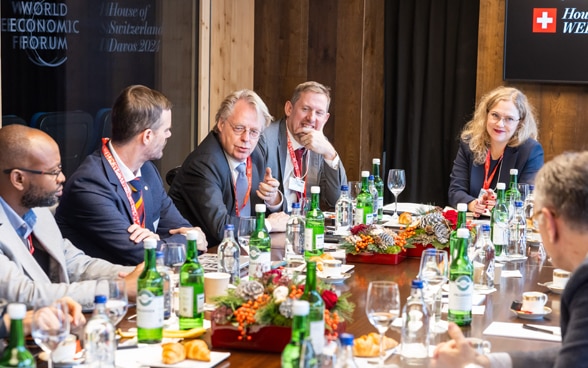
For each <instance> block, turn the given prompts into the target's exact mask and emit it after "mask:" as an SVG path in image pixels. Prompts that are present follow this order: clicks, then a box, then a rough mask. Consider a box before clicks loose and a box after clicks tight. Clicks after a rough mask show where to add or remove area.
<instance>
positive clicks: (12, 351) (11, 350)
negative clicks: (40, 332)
mask: <svg viewBox="0 0 588 368" xmlns="http://www.w3.org/2000/svg"><path fill="white" fill-rule="evenodd" d="M7 312H8V315H9V316H10V341H9V343H8V346H7V347H6V350H4V353H3V354H2V358H0V367H21V368H35V367H36V366H37V363H36V361H35V357H34V356H33V354H31V352H30V351H28V349H27V348H26V346H25V335H24V330H23V325H22V320H23V319H24V318H25V315H26V313H27V308H26V306H25V305H24V304H20V303H11V304H9V305H8V308H7Z"/></svg>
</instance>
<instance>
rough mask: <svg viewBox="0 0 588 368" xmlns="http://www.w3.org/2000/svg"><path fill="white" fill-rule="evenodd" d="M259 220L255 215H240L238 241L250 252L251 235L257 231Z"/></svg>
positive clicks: (242, 247)
mask: <svg viewBox="0 0 588 368" xmlns="http://www.w3.org/2000/svg"><path fill="white" fill-rule="evenodd" d="M256 224H257V220H256V218H255V217H254V216H241V217H239V229H237V241H238V242H239V245H240V246H241V249H243V250H245V252H246V253H247V254H249V237H250V236H251V233H252V232H254V231H255V226H256Z"/></svg>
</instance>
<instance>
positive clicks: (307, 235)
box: [304, 186, 325, 260]
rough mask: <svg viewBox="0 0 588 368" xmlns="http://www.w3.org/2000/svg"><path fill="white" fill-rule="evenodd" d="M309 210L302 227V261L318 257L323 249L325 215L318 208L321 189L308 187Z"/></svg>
mask: <svg viewBox="0 0 588 368" xmlns="http://www.w3.org/2000/svg"><path fill="white" fill-rule="evenodd" d="M310 193H311V195H312V197H311V201H310V210H308V211H307V212H306V224H305V225H304V259H306V260H308V259H310V257H314V256H320V255H322V254H323V249H324V248H325V215H324V214H323V211H321V209H320V207H319V203H320V193H321V187H318V186H314V187H310Z"/></svg>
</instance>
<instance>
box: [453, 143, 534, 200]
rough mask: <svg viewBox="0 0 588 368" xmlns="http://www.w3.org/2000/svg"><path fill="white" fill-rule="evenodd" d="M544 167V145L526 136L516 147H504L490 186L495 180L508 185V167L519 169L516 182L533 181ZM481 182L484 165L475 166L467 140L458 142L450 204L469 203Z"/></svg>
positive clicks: (494, 183)
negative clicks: (523, 141) (499, 166)
mask: <svg viewBox="0 0 588 368" xmlns="http://www.w3.org/2000/svg"><path fill="white" fill-rule="evenodd" d="M542 166H543V147H541V144H540V143H539V142H537V141H536V140H534V139H528V140H527V141H525V143H523V144H521V145H520V146H518V147H508V146H507V147H506V149H505V150H504V156H503V158H502V167H501V168H498V170H499V171H500V176H499V175H498V172H497V173H496V175H495V176H494V180H493V181H492V183H491V184H490V188H495V187H496V183H498V182H501V183H505V184H506V186H507V188H508V183H509V182H510V169H518V170H519V176H518V179H519V183H528V184H533V183H534V182H535V175H537V172H538V171H539V169H541V167H542ZM483 182H484V164H482V165H475V164H474V155H473V153H472V151H471V150H470V147H469V146H468V144H467V143H466V142H463V141H461V142H460V145H459V150H458V151H457V156H456V157H455V161H453V169H452V170H451V182H450V184H449V205H450V206H452V207H457V204H458V203H469V202H471V201H473V200H474V199H476V198H478V195H479V194H480V189H482V185H483Z"/></svg>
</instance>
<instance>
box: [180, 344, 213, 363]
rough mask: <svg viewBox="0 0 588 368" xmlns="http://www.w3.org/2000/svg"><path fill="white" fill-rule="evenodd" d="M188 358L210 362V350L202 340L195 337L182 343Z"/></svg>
mask: <svg viewBox="0 0 588 368" xmlns="http://www.w3.org/2000/svg"><path fill="white" fill-rule="evenodd" d="M184 348H185V349H186V356H187V357H188V359H193V360H200V361H203V362H210V350H209V349H208V345H206V342H204V340H200V339H195V340H190V341H186V342H185V343H184Z"/></svg>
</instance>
